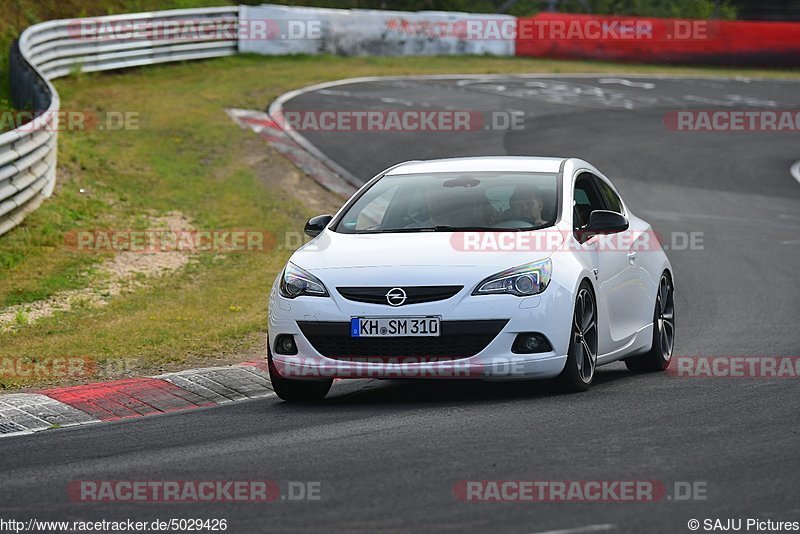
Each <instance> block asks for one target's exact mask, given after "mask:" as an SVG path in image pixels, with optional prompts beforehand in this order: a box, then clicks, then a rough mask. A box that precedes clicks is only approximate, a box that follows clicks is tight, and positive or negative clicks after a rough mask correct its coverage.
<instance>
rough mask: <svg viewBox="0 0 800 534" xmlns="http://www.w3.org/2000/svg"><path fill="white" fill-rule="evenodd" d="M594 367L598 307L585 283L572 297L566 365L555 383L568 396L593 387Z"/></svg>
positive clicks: (587, 283) (584, 282)
mask: <svg viewBox="0 0 800 534" xmlns="http://www.w3.org/2000/svg"><path fill="white" fill-rule="evenodd" d="M596 367H597V305H596V303H595V299H594V293H592V288H591V286H590V285H589V282H587V281H586V280H584V281H583V282H581V285H580V286H579V287H578V294H577V295H576V296H575V311H574V312H573V315H572V330H571V333H570V339H569V351H568V352H567V363H566V364H565V365H564V370H563V371H561V374H560V375H558V378H556V382H557V383H558V385H559V387H560V389H561V390H562V391H565V392H568V393H577V392H580V391H586V390H587V389H589V386H591V385H592V381H593V380H594V371H595V368H596Z"/></svg>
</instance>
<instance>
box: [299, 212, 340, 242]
mask: <svg viewBox="0 0 800 534" xmlns="http://www.w3.org/2000/svg"><path fill="white" fill-rule="evenodd" d="M332 220H333V215H317V216H316V217H311V218H310V219H309V220H308V222H307V223H306V227H305V228H304V229H303V231H304V232H305V233H306V235H307V236H310V237H317V236H318V235H319V234H321V233H322V231H323V230H325V227H326V226H328V225H329V224H330V223H331V221H332Z"/></svg>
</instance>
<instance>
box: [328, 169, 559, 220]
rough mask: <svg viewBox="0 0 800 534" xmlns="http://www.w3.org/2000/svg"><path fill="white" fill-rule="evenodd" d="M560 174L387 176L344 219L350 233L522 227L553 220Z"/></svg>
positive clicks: (370, 189)
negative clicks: (558, 175)
mask: <svg viewBox="0 0 800 534" xmlns="http://www.w3.org/2000/svg"><path fill="white" fill-rule="evenodd" d="M556 183H557V176H556V175H555V174H540V173H521V172H513V173H512V172H476V173H464V172H460V173H444V172H437V173H431V174H401V175H393V176H384V177H383V178H381V179H380V180H378V181H377V182H375V184H373V185H372V187H370V188H369V189H368V190H367V191H366V192H364V193H363V194H362V195H361V196H360V197H359V198H358V199H357V200H356V201H355V202H354V203H353V204H352V205H351V206H350V207H349V208H348V210H347V211H346V212H345V213H344V215H343V216H342V217H341V218H340V219H339V222H338V223H337V224H336V226H335V227H334V231H336V232H339V233H345V234H368V233H382V232H436V231H444V232H447V231H459V230H490V231H509V230H513V231H522V230H535V229H538V228H545V227H547V226H552V225H553V224H554V223H555V220H556V214H557V211H558V210H557V195H556Z"/></svg>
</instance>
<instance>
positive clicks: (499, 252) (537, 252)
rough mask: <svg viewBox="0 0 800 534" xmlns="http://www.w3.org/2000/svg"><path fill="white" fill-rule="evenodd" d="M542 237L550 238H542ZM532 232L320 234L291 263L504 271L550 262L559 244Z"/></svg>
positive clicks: (556, 235) (312, 267) (315, 267)
mask: <svg viewBox="0 0 800 534" xmlns="http://www.w3.org/2000/svg"><path fill="white" fill-rule="evenodd" d="M544 232H548V233H549V234H550V235H548V236H547V239H543V236H544V235H545V234H544ZM560 236H561V232H559V231H558V230H557V229H554V228H550V229H545V230H537V231H534V232H502V235H501V233H499V232H416V233H398V234H391V233H387V234H339V233H336V232H332V231H330V230H326V231H324V232H323V233H322V234H320V235H319V236H318V237H317V238H315V239H313V240H312V241H310V242H309V243H307V244H306V245H304V246H303V247H302V248H300V249H299V250H298V251H297V252H295V253H294V255H293V256H292V258H291V261H292V262H293V263H294V264H295V265H298V266H300V267H302V268H303V269H306V270H308V271H311V272H317V271H326V270H332V269H352V268H363V267H370V268H373V267H386V268H390V267H391V268H395V269H396V268H398V267H400V268H402V267H413V268H424V267H431V268H433V267H438V268H446V269H450V268H478V269H479V270H482V269H480V268H487V269H488V270H493V269H494V270H503V269H507V268H509V267H513V266H516V265H521V264H523V263H528V262H531V261H536V260H539V259H544V258H547V257H549V256H550V255H551V254H552V253H553V252H554V251H555V250H556V249H557V248H558V247H559V246H560V245H561V242H562V241H563V239H562V238H561V237H560Z"/></svg>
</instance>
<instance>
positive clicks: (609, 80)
mask: <svg viewBox="0 0 800 534" xmlns="http://www.w3.org/2000/svg"><path fill="white" fill-rule="evenodd" d="M597 81H598V82H599V83H603V84H608V83H618V84H620V85H624V86H625V87H641V88H642V89H655V87H656V84H654V83H649V82H632V81H630V80H626V79H625V78H600V79H599V80H597Z"/></svg>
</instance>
